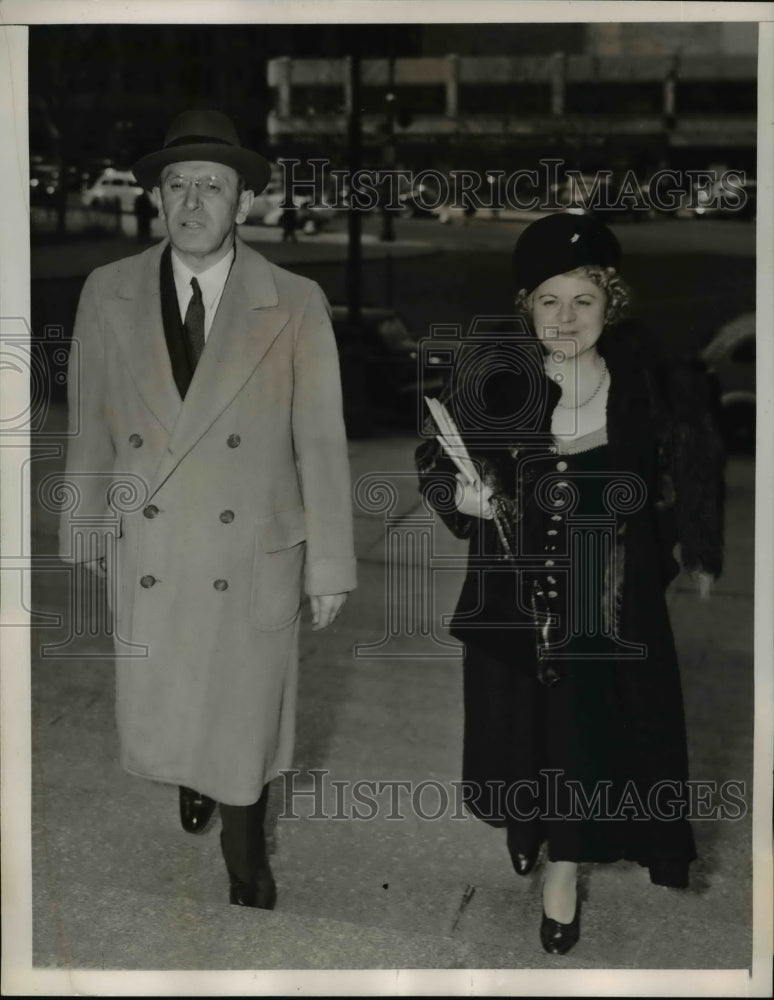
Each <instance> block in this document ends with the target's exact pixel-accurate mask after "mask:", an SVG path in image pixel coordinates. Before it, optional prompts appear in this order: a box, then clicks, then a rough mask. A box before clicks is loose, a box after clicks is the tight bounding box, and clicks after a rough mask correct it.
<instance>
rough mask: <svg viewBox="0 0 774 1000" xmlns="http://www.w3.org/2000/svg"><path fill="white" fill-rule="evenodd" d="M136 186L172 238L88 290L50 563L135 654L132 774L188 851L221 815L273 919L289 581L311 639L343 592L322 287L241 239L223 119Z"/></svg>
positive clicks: (242, 201)
mask: <svg viewBox="0 0 774 1000" xmlns="http://www.w3.org/2000/svg"><path fill="white" fill-rule="evenodd" d="M134 173H135V176H136V177H137V179H138V180H139V182H140V183H141V184H142V185H143V187H145V188H146V189H148V190H152V192H153V198H154V201H155V203H156V205H157V207H158V210H159V213H160V215H161V218H162V220H163V222H164V225H165V227H166V229H167V234H168V238H167V239H165V240H164V241H163V242H161V243H160V244H158V245H156V246H153V247H151V248H149V249H148V250H146V251H145V252H144V253H141V254H138V255H137V256H134V257H129V258H126V259H124V260H120V261H117V262H116V263H114V264H109V265H107V266H106V267H101V268H98V269H97V270H96V271H94V272H93V273H92V274H91V275H90V276H89V278H88V279H87V281H86V284H85V286H84V289H83V292H82V295H81V299H80V304H79V308H78V314H77V319H76V325H75V333H74V339H75V341H76V342H77V343H78V344H79V347H80V350H79V351H78V352H76V351H73V352H72V354H71V367H70V374H69V408H70V429H71V433H72V436H71V438H70V444H69V448H68V453H67V466H66V477H67V479H68V481H69V482H70V484H71V487H72V490H73V491H74V493H75V494H77V495H78V498H79V502H78V506H77V508H76V509H75V510H74V511H69V512H66V513H64V514H63V517H62V522H61V531H60V541H61V549H60V551H61V555H62V558H64V559H65V560H68V561H71V562H83V563H87V564H88V566H89V568H90V569H93V571H94V572H95V573H97V574H99V575H107V578H108V579H107V585H108V593H109V594H112V595H114V602H115V607H114V618H115V635H116V645H117V652H121V651H122V650H125V648H126V646H125V644H126V643H127V642H128V643H132V644H135V648H136V649H137V651H138V653H140V654H142V655H137V656H134V657H127V656H122V657H119V658H118V659H117V671H116V714H117V723H118V735H119V740H120V749H121V763H122V765H123V767H124V768H125V769H126V770H127V771H129V772H130V773H131V774H135V775H139V776H141V777H145V778H150V779H152V780H154V781H161V782H167V783H170V784H173V785H177V786H179V809H180V818H181V822H182V825H183V828H184V829H185V830H186V831H188V832H190V833H199V832H201V831H202V830H203V829H204V828H205V826H206V825H207V823H208V821H209V819H210V817H211V816H212V814H213V812H214V810H215V807H216V804H218V803H219V804H220V814H221V819H222V832H221V846H222V850H223V856H224V859H225V863H226V868H227V870H228V875H229V881H230V896H229V898H230V901H231V902H232V903H234V904H239V905H246V906H257V907H262V908H265V909H271V908H272V907H273V906H274V903H275V897H276V888H275V883H274V878H273V875H272V872H271V869H270V866H269V862H268V857H267V852H266V843H265V837H264V818H265V814H266V805H267V801H268V789H269V785H268V782H269V781H270V780H271V779H272V778H273V777H275V776H276V775H277V774H278V773H279V772H280V771H281V770H283V769H285V768H288V767H290V765H291V763H292V753H293V740H294V724H295V720H294V715H295V701H296V685H297V670H298V656H297V643H298V629H299V608H300V603H301V592H302V580H303V588H304V589H305V590H306V593H307V594H308V595H309V597H310V603H311V611H312V622H313V628H325V627H326V626H328V625H330V624H331V623H332V622H333V621H334V620H335V619H336V617H337V615H338V614H339V612H340V611H341V608H342V606H343V604H344V602H345V599H346V595H347V592H348V591H349V590H351V589H352V588H353V587H354V586H355V561H354V554H353V536H352V517H351V504H350V487H349V468H348V457H347V442H346V438H345V432H344V423H343V419H342V405H341V387H340V380H339V364H338V357H337V351H336V343H335V339H334V335H333V330H332V328H331V323H330V319H329V309H328V305H327V303H326V301H325V299H324V296H323V294H322V292H321V290H320V288H319V287H318V286H317V285H316V284H314V283H313V282H311V281H309V280H307V279H306V278H302V277H298V276H297V275H295V274H291V273H290V272H288V271H285V270H282V269H281V268H278V267H275V266H274V265H273V264H271V263H269V261H267V260H266V259H265V258H264V257H262V256H261V255H260V254H258V253H256V252H255V251H254V250H251V249H250V248H249V247H247V246H246V245H245V244H244V243H243V242H242V241H241V240H239V239H237V238H236V236H235V230H236V226H237V224H239V223H241V222H243V221H244V219H245V217H246V216H247V213H248V211H249V209H250V206H251V204H252V202H253V197H254V195H255V194H256V193H259V192H260V191H262V190H263V189H264V187H265V186H266V184H267V182H268V180H269V177H270V167H269V164H268V162H267V161H266V160H265V159H264V158H263V157H262V156H261V155H260V154H258V153H256V152H253V151H252V150H249V149H246V148H245V147H243V146H242V145H241V144H240V142H239V138H238V136H237V133H236V130H235V128H234V126H233V124H232V123H231V121H230V120H229V119H228V118H226V117H225V116H224V115H222V114H220V113H218V112H214V111H189V112H186V113H184V114H182V115H180V116H179V117H178V118H176V119H175V121H174V122H173V123H172V125H171V126H170V128H169V130H168V133H167V136H166V140H165V143H164V147H163V148H162V149H160V150H158V151H156V152H153V153H150V154H149V155H147V156H144V157H143V158H142V159H141V160H140V161H139V162H138V163H137V164H136V165H135V167H134ZM79 359H80V360H79ZM79 364H80V367H79ZM124 487H126V488H127V489H129V490H135V491H136V493H137V495H138V498H139V499H138V502H137V503H135V504H130V505H128V506H129V508H130V509H124V510H122V512H121V513H120V526H119V528H118V531H117V532H115V529H113V532H112V533H111V527H110V526H111V524H114V523H115V521H116V518H117V517H119V515H118V514H117V512H116V509H115V504H116V496H117V495H119V494H120V493H121V491H122V488H124ZM125 506H126V505H125ZM84 518H85V519H86V521H87V522H89V524H90V529H91V534H89V529H82V528H81V525H82V524H83V519H84ZM100 523H101V524H102V525H104V527H102V528H94V525H95V524H97V525H99V524H100ZM116 534H117V540H116V537H115V536H116ZM95 539H96V542H95ZM170 846H171V844H170Z"/></svg>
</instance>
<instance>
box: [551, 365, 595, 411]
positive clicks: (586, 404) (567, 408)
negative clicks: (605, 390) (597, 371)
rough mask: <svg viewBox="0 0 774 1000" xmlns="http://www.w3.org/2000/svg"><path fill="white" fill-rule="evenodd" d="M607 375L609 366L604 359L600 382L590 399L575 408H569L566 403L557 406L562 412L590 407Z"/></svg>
mask: <svg viewBox="0 0 774 1000" xmlns="http://www.w3.org/2000/svg"><path fill="white" fill-rule="evenodd" d="M606 375H607V365H606V364H605V359H604V358H602V374H601V375H600V376H599V382H598V383H597V387H596V389H595V390H594V391H593V392H592V394H591V395H590V396H589V398H588V399H584V400H583V402H582V403H575V405H574V406H568V405H567V404H566V403H557V404H556V405H557V406H558V407H559V408H560V409H562V410H580V409H581V407H583V406H588V405H589V403H590V402H591V401H592V399H594V397H595V396H596V395H597V394H598V393H599V390H600V389H601V388H602V385H603V383H604V381H605V377H606Z"/></svg>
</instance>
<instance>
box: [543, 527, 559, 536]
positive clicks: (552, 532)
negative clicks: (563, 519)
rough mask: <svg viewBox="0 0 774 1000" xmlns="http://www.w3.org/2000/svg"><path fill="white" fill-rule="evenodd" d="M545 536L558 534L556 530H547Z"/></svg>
mask: <svg viewBox="0 0 774 1000" xmlns="http://www.w3.org/2000/svg"><path fill="white" fill-rule="evenodd" d="M546 534H547V535H558V534H559V532H558V531H557V530H556V528H549V529H548V531H547V532H546Z"/></svg>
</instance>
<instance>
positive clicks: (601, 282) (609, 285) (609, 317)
mask: <svg viewBox="0 0 774 1000" xmlns="http://www.w3.org/2000/svg"><path fill="white" fill-rule="evenodd" d="M568 273H569V274H578V275H581V276H583V277H584V278H588V279H589V280H590V281H593V282H594V284H595V285H597V287H598V288H601V289H602V291H603V292H604V293H605V295H606V296H607V304H606V306H605V326H615V325H616V323H619V322H620V321H621V320H622V319H623V317H624V316H625V315H626V312H627V310H628V308H629V304H630V302H631V298H632V291H631V288H630V287H629V285H628V284H627V283H626V282H625V281H624V279H623V278H622V277H621V275H620V274H619V273H618V272H617V271H616V269H615V268H614V267H601V266H599V265H597V264H584V265H583V266H582V267H578V268H576V269H575V270H574V271H569V272H568ZM532 291H533V292H534V289H533V290H532ZM531 297H532V292H528V291H527V289H526V288H522V289H520V290H519V291H518V292H517V294H516V313H517V314H518V315H521V316H526V317H528V318H530V319H531V309H530V300H531Z"/></svg>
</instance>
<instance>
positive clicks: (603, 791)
mask: <svg viewBox="0 0 774 1000" xmlns="http://www.w3.org/2000/svg"><path fill="white" fill-rule="evenodd" d="M601 436H602V437H603V438H604V432H603V434H602V435H601ZM599 439H600V434H598V433H597V434H590V435H588V436H587V437H586V439H580V440H578V442H577V443H576V444H577V447H579V448H581V449H583V450H578V451H577V452H575V453H572V454H563V453H561V452H560V453H559V454H558V455H557V456H556V457H555V458H554V457H552V458H551V459H550V460H549V461H548V462H545V461H543V462H542V463H539V462H537V463H532V464H535V465H540V464H542V465H543V467H544V468H543V472H542V474H541V472H540V471H538V470H532V469H530V470H525V473H526V474H527V475H528V474H529V472H530V471H534V474H535V479H534V480H533V482H535V484H536V486H539V485H540V483H541V479H542V480H543V482H544V484H545V483H548V484H550V483H552V482H557V481H558V483H559V484H563V483H565V482H566V483H568V484H570V487H572V486H575V488H576V490H577V493H576V494H575V496H576V501H575V503H574V505H573V506H572V511H571V513H570V514H568V513H567V508H566V504H564V503H563V500H562V499H560V500H558V501H557V503H558V506H559V509H560V510H563V511H564V513H556V512H555V511H554V512H552V510H551V509H550V508H549V509H543V507H542V506H541V505H537V504H534V503H533V505H532V507H531V509H530V510H529V511H528V512H527V514H526V515H525V517H526V519H527V521H528V522H529V521H531V522H532V523H531V524H530V523H528V525H527V530H526V531H525V533H524V535H525V537H531V538H533V539H535V540H537V541H538V545H537V546H535V552H534V553H530V555H533V556H534V557H535V558H534V559H533V561H534V562H535V563H536V564H537V565H535V566H534V567H533V570H532V571H530V572H526V571H525V572H522V574H521V582H520V586H521V591H522V598H523V601H524V603H527V601H528V600H529V597H528V595H529V592H530V590H531V588H532V587H533V586H534V584H535V582H537V584H538V585H539V589H540V591H541V593H542V594H543V595H544V596H545V598H546V599H547V603H546V606H547V607H548V608H550V611H551V612H552V613H554V614H556V616H557V620H558V622H559V625H558V628H557V630H556V632H555V635H554V637H553V638H554V642H557V640H559V639H560V638H561V639H563V640H565V641H564V644H563V645H562V646H561V649H560V652H561V657H560V658H557V657H556V655H554V656H549V657H548V658H547V661H548V662H549V663H555V666H556V671H557V673H558V675H559V679H558V680H557V681H556V682H555V683H552V684H550V685H545V684H543V683H541V682H540V681H539V680H538V678H537V657H530V656H528V657H527V658H526V659H525V649H524V645H523V644H522V643H519V644H515V645H514V654H515V655H517V656H519V658H520V662H519V663H514V662H507V659H505V658H503V657H502V655H501V654H500V655H498V656H492V655H488V654H487V653H486V652H485V651H484V650H483V649H482V648H481V647H480V646H478V645H477V644H476V642H475V639H473V640H472V642H471V641H470V640H469V644H468V645H467V649H466V657H465V675H464V678H465V679H464V683H465V741H464V762H463V780H464V781H465V782H466V784H467V785H468V788H469V789H470V790H472V794H469V795H468V804H469V806H470V807H471V808H472V811H473V812H475V813H476V814H477V815H479V816H480V817H482V818H484V819H486V820H487V821H488V822H493V823H494V824H495V825H499V824H500V823H502V822H503V820H504V821H505V823H506V824H507V825H508V826H510V827H512V832H513V833H515V841H516V843H517V844H520V845H521V846H522V847H524V848H525V850H529V848H530V847H531V846H532V845H533V844H534V843H535V842H536V841H539V840H542V839H546V840H547V841H548V851H549V857H550V859H551V860H552V861H594V862H610V861H616V860H618V859H619V858H629V859H631V860H635V861H639V862H640V863H642V864H644V865H648V866H650V867H651V869H652V874H653V876H654V880H655V881H659V882H663V881H666V882H667V884H677V885H682V884H684V883H685V880H686V878H687V865H688V863H689V862H690V861H691V860H692V859H693V858H694V857H695V851H694V845H693V838H692V836H691V830H690V827H689V825H688V823H687V821H686V820H685V818H684V816H683V817H682V818H679V817H680V812H679V810H680V809H681V808H684V806H685V801H684V799H685V790H684V785H683V782H684V781H685V779H686V778H687V763H686V753H685V744H684V729H683V718H682V699H681V692H680V685H679V679H678V674H677V664H676V661H675V657H674V655H673V650H668V651H666V652H665V650H664V648H663V644H662V649H661V650H660V654H659V656H658V657H657V658H653V657H649V656H648V650H647V644H645V643H643V646H644V648H643V649H642V650H641V651H640V652H638V651H637V650H632V649H629V648H627V647H625V646H624V645H623V643H622V642H621V640H622V638H623V637H622V636H615V635H611V634H610V628H611V625H610V623H609V622H608V623H607V624H606V623H605V621H604V620H603V616H602V614H601V604H602V600H603V595H602V586H601V579H602V572H603V567H602V564H603V558H604V553H605V551H606V546H605V539H606V538H607V539H611V536H613V535H614V532H615V527H614V519H613V518H612V517H611V514H610V512H609V509H608V505H606V504H605V502H604V496H605V491H606V489H607V488H608V487H609V486H610V484H614V483H616V481H618V482H619V483H620V482H621V477H620V476H617V475H616V471H615V470H614V469H611V467H610V452H609V449H608V447H607V445H606V443H601V444H600V443H597V444H595V441H599ZM584 443H585V444H586V445H587V447H585V448H584ZM557 467H559V469H560V470H561V471H560V472H559V478H558V480H557V471H555V470H557ZM560 490H561V486H560ZM558 495H559V496H560V497H561V496H562V494H561V492H560V493H559V494H558ZM635 502H636V501H635ZM540 543H542V545H541V544H540ZM609 544H610V543H609V542H608V546H609ZM523 548H524V546H522V552H523ZM541 549H542V551H541ZM659 558H660V555H659V552H658V550H657V549H655V548H651V549H650V552H648V550H647V549H645V550H644V551H642V552H641V553H640V558H638V560H637V564H638V574H640V585H641V587H643V588H645V589H650V586H649V585H651V586H652V589H653V592H654V593H659V594H661V592H662V581H661V575H660V574H661V568H660V565H659ZM522 561H524V560H522ZM546 561H551V562H553V563H554V565H553V566H550V567H541V565H540V563H544V562H546ZM573 594H575V595H576V601H575V606H574V607H571V595H573ZM659 604H660V605H661V606H662V607H659ZM653 605H654V606H653V607H652V609H651V613H652V614H654V615H655V616H656V617H657V618H658V619H660V621H657V622H656V623H655V624H656V627H657V628H658V631H659V632H660V633H661V634H664V633H665V632H667V631H669V622H668V618H667V612H666V606H665V603H664V602H663V598H662V599H661V601H660V602H655V601H654V602H653ZM620 624H622V623H620ZM573 632H574V633H575V634H572V633H573ZM566 633H569V634H566ZM633 638H634V636H630V637H629V639H630V640H631V639H633ZM641 638H644V636H641ZM622 652H623V653H624V654H628V655H624V656H622V655H621V653H622ZM498 778H499V779H500V780H501V781H502V791H500V789H499V788H498V786H497V784H496V783H494V784H493V781H494V782H496V780H497V779H498ZM528 782H532V785H531V786H530V785H529V784H528ZM535 782H536V786H535ZM664 782H666V783H667V784H665V785H664V784H660V783H664ZM517 789H518V790H517ZM487 791H489V792H490V794H487ZM676 800H677V806H676V807H675V801H676ZM675 809H677V811H675ZM654 813H655V814H656V815H655V816H654V815H653V814H654ZM531 814H539V817H540V818H523V819H522V818H521V817H529V816H530V815H531ZM659 814H662V815H663V816H665V817H669V818H668V819H660V818H659ZM676 817H677V818H676Z"/></svg>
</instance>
